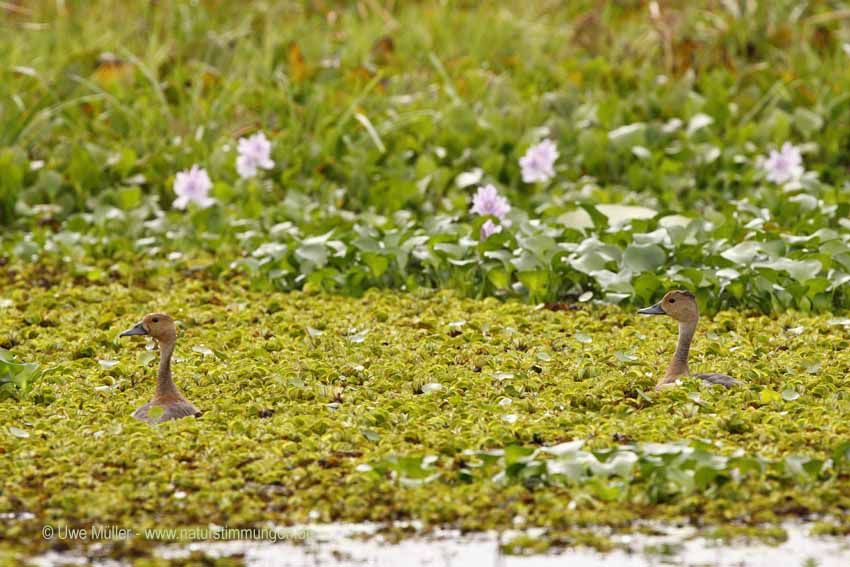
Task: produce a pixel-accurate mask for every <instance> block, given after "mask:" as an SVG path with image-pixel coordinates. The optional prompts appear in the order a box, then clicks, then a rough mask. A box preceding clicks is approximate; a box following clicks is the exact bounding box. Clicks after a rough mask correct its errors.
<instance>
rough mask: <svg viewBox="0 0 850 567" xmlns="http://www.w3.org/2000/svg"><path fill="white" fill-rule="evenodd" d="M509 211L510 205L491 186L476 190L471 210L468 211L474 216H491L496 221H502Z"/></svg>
mask: <svg viewBox="0 0 850 567" xmlns="http://www.w3.org/2000/svg"><path fill="white" fill-rule="evenodd" d="M510 211H511V205H510V203H508V200H507V199H506V198H504V197H502V196H501V195H499V190H498V189H496V188H495V187H494V186H493V185H485V186H484V187H479V188H478V192H477V193H476V194H475V196H474V197H473V198H472V208H471V209H470V210H469V212H470V213H472V214H474V215H481V216H487V215H492V216H494V217H496V218H497V219H504V218H505V216H506V215H507V214H508V213H509V212H510Z"/></svg>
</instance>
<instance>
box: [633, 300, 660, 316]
mask: <svg viewBox="0 0 850 567" xmlns="http://www.w3.org/2000/svg"><path fill="white" fill-rule="evenodd" d="M638 313H640V314H641V315H667V313H665V312H664V310H663V309H661V302H660V301H659V302H658V303H656V304H655V305H653V306H651V307H644V308H643V309H638Z"/></svg>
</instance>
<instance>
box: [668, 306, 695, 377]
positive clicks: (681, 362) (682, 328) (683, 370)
mask: <svg viewBox="0 0 850 567" xmlns="http://www.w3.org/2000/svg"><path fill="white" fill-rule="evenodd" d="M697 321H698V320H694V321H680V322H679V341H678V343H677V344H676V352H675V353H674V354H673V360H671V361H670V365H669V366H668V367H667V372H666V374H665V376H664V378H665V381H672V380H674V379H676V378H678V377H679V376H688V375H689V374H690V373H691V371H690V369H689V368H688V353H689V352H690V350H691V341H692V340H693V338H694V332H695V331H696V330H697Z"/></svg>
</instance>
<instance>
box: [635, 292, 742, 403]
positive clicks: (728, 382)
mask: <svg viewBox="0 0 850 567" xmlns="http://www.w3.org/2000/svg"><path fill="white" fill-rule="evenodd" d="M638 313H640V314H641V315H668V316H670V317H672V318H673V319H675V320H676V321H678V322H679V341H678V343H677V344H676V352H675V353H674V354H673V359H672V360H671V361H670V365H669V366H667V371H666V372H665V373H664V376H663V377H662V378H661V380H659V381H658V384H657V385H656V386H655V389H656V390H662V389H664V388H669V387H671V386H675V384H676V380H677V379H678V378H681V377H684V376H691V377H693V378H698V379H700V380H703V381H704V382H707V383H709V384H719V385H721V386H725V387H726V388H731V387H733V386H738V385H741V384H743V382H741V381H739V380H736V379H735V378H732V377H731V376H727V375H726V374H718V373H714V372H711V373H707V374H691V370H690V368H688V353H689V352H690V349H691V341H692V340H693V338H694V332H695V331H696V329H697V323H698V322H699V307H698V306H697V300H696V297H694V294H693V293H691V292H689V291H682V290H678V289H674V290H671V291H668V292H667V293H665V294H664V297H663V298H662V299H661V301H659V302H658V303H656V304H655V305H652V306H650V307H645V308H643V309H640V310H638Z"/></svg>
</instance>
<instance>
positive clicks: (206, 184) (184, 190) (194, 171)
mask: <svg viewBox="0 0 850 567" xmlns="http://www.w3.org/2000/svg"><path fill="white" fill-rule="evenodd" d="M212 186H213V185H212V181H210V176H209V174H207V171H206V170H205V169H203V168H201V167H199V166H197V165H193V166H192V168H191V169H189V170H187V171H181V172H179V173H178V174H177V175H176V177H175V178H174V193H175V194H176V195H177V198H176V199H175V200H174V203H172V206H173V207H174V208H175V209H186V208H187V207H188V206H189V203H194V204H196V205H197V206H199V207H200V208H202V209H205V208H207V207H211V206H212V205H213V204H214V203H215V199H213V198H212V197H210V196H209V194H210V189H212Z"/></svg>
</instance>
